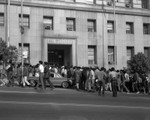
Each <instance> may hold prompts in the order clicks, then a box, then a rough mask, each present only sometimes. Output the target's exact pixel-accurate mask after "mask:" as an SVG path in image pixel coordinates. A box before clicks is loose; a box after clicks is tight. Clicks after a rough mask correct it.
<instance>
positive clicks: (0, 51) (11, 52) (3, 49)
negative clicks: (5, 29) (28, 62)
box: [0, 39, 18, 64]
mask: <svg viewBox="0 0 150 120" xmlns="http://www.w3.org/2000/svg"><path fill="white" fill-rule="evenodd" d="M17 58H18V50H17V48H16V47H15V46H11V45H10V46H9V47H7V43H6V42H5V41H3V40H2V39H0V61H3V62H4V64H6V62H10V61H12V62H15V61H16V60H17Z"/></svg>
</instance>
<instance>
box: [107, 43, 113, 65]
mask: <svg viewBox="0 0 150 120" xmlns="http://www.w3.org/2000/svg"><path fill="white" fill-rule="evenodd" d="M114 61H115V54H114V46H108V64H113V63H114Z"/></svg>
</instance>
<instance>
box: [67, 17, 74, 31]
mask: <svg viewBox="0 0 150 120" xmlns="http://www.w3.org/2000/svg"><path fill="white" fill-rule="evenodd" d="M66 24H67V26H66V27H67V31H75V30H76V28H75V19H74V18H66Z"/></svg>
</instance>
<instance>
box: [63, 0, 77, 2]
mask: <svg viewBox="0 0 150 120" xmlns="http://www.w3.org/2000/svg"><path fill="white" fill-rule="evenodd" d="M64 1H65V2H75V0H64Z"/></svg>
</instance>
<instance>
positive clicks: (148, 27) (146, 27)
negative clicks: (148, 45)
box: [143, 23, 150, 34]
mask: <svg viewBox="0 0 150 120" xmlns="http://www.w3.org/2000/svg"><path fill="white" fill-rule="evenodd" d="M143 34H150V23H144V24H143Z"/></svg>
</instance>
